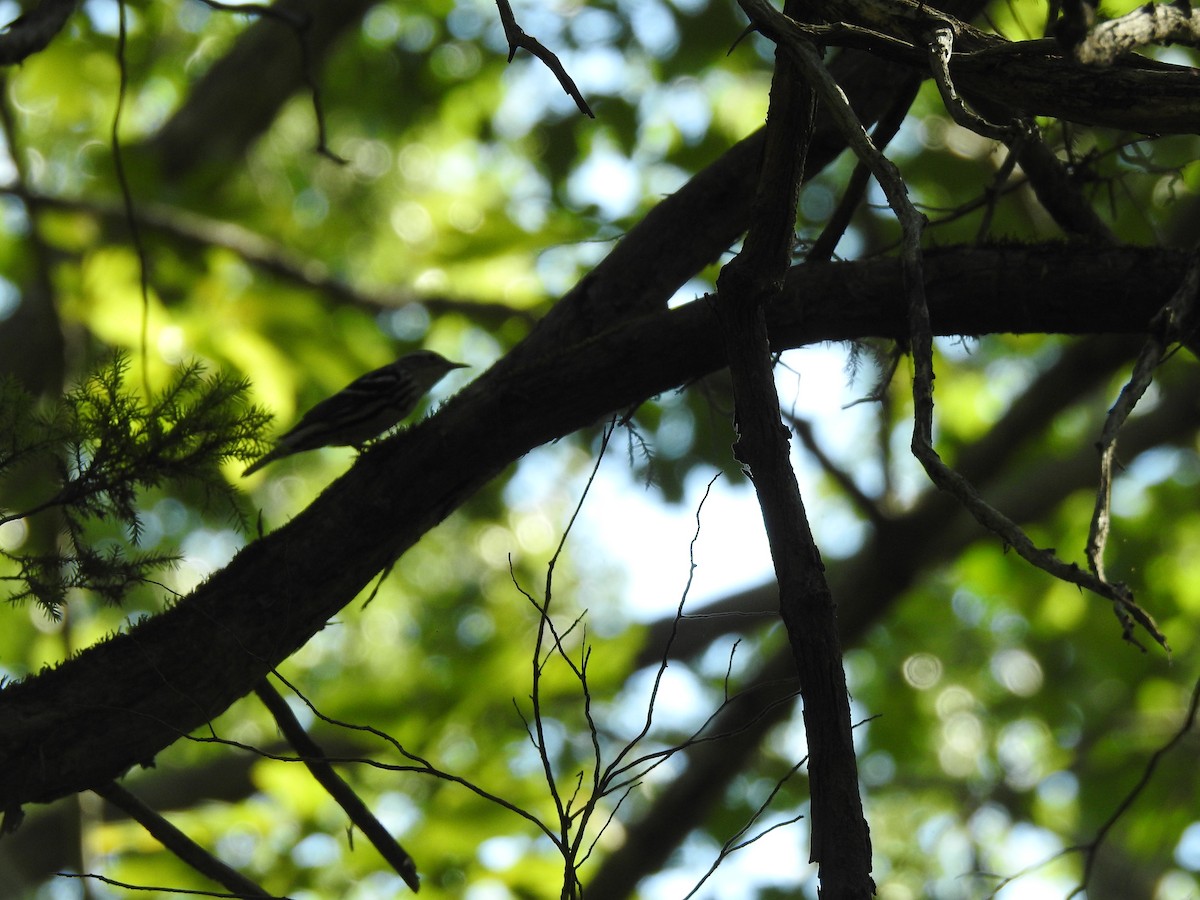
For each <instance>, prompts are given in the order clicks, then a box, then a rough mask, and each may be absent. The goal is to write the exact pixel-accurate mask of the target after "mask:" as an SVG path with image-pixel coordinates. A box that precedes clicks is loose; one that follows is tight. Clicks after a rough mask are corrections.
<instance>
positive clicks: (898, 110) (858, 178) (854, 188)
mask: <svg viewBox="0 0 1200 900" xmlns="http://www.w3.org/2000/svg"><path fill="white" fill-rule="evenodd" d="M920 87H921V79H920V78H919V77H917V76H916V74H912V75H910V76H909V83H908V85H907V86H906V87H905V89H903V90H901V91H898V92H897V94H896V99H895V102H894V103H892V105H891V106H889V107H888V108H887V109H886V110H885V111H884V113H883V115H881V116H880V117H879V121H878V122H877V123H876V125H875V130H874V132H873V133H872V135H871V139H872V140H873V141H874V142H875V146H877V147H886V146H887V145H888V144H889V143H891V140H892V138H894V137H895V136H896V132H898V131H899V130H900V126H901V125H903V124H904V120H905V118H907V116H908V111H909V108H910V107H911V106H912V104H913V100H915V99H916V96H917V90H918V89H919V88H920ZM870 177H871V170H870V169H868V168H867V166H866V165H864V164H863V163H862V162H861V161H859V162H858V163H857V164H856V165H855V166H854V171H853V172H851V173H850V178H849V180H847V182H846V189H845V190H844V191H842V198H841V200H839V201H838V205H837V208H836V209H835V210H834V211H833V215H832V216H830V217H829V222H828V223H826V225H825V228H824V229H823V230H822V231H821V234H820V236H818V237H817V239H816V241H815V242H813V245H812V247H811V249H809V251H808V253H807V255H806V256H805V257H804V261H805V262H809V263H817V262H828V261H829V260H831V259H833V252H834V250H836V249H837V245H838V242H839V241H840V240H841V239H842V235H844V234H845V233H846V229H847V228H849V227H850V220H851V219H852V218H853V216H854V211H855V209H857V208H858V204H859V203H861V202H862V198H863V195H864V194H866V191H867V182H868V181H869V179H870Z"/></svg>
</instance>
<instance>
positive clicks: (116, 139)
mask: <svg viewBox="0 0 1200 900" xmlns="http://www.w3.org/2000/svg"><path fill="white" fill-rule="evenodd" d="M126 39H127V28H126V23H125V0H117V49H116V55H117V73H118V81H117V104H116V108H115V109H114V110H113V117H112V130H111V134H110V136H109V149H110V150H111V151H112V158H113V168H114V170H115V171H116V175H117V186H118V188H120V191H121V202H122V203H124V204H125V224H126V225H127V226H128V228H129V239H130V240H131V241H132V242H133V251H134V254H135V255H136V256H137V260H138V288H139V290H140V292H141V298H142V322H141V333H140V336H139V338H138V352H139V353H140V355H141V360H142V384H143V385H144V387H145V389H146V394H147V395H149V394H150V393H151V390H150V357H149V353H150V350H149V342H150V260H149V257H148V256H147V254H146V245H145V243H144V242H143V241H142V233H141V231H140V230H139V229H138V223H137V218H136V217H135V216H134V214H133V189H132V188H131V187H130V186H129V176H128V175H127V174H126V173H125V157H124V155H123V153H122V151H121V138H120V126H121V113H122V112H123V111H124V109H125V94H126V91H127V90H128V87H129V72H128V70H127V67H126V65H125V43H126Z"/></svg>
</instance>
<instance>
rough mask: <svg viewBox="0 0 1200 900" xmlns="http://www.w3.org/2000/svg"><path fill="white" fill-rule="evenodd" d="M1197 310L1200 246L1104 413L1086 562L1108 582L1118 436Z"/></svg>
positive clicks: (1191, 324)
mask: <svg viewBox="0 0 1200 900" xmlns="http://www.w3.org/2000/svg"><path fill="white" fill-rule="evenodd" d="M1198 306H1200V243H1198V244H1197V245H1196V247H1195V248H1194V249H1193V251H1192V259H1191V262H1190V264H1189V265H1188V269H1187V273H1186V274H1185V275H1184V277H1183V280H1182V281H1181V282H1180V284H1179V289H1178V290H1177V291H1175V293H1174V295H1173V296H1172V297H1171V299H1170V300H1169V301H1167V304H1166V305H1165V306H1164V307H1163V308H1162V310H1161V311H1160V312H1159V313H1158V315H1157V316H1155V317H1154V320H1153V321H1152V322H1151V327H1150V336H1149V337H1148V338H1147V339H1146V343H1145V345H1144V346H1143V347H1142V351H1141V353H1139V354H1138V358H1137V361H1136V362H1135V363H1134V365H1133V373H1132V374H1131V375H1130V376H1129V381H1128V383H1126V385H1125V387H1123V388H1122V389H1121V393H1120V395H1119V396H1118V397H1117V402H1116V403H1115V404H1113V407H1112V409H1110V410H1109V411H1108V417H1107V418H1106V419H1105V421H1104V430H1103V431H1102V432H1101V434H1100V441H1099V443H1098V444H1097V448H1098V449H1099V451H1100V485H1099V487H1098V488H1097V490H1096V506H1095V509H1094V510H1093V512H1092V524H1091V527H1090V529H1089V530H1088V540H1087V561H1088V567H1089V568H1090V569H1091V570H1092V572H1093V574H1095V576H1096V577H1097V578H1099V579H1101V580H1104V581H1106V580H1107V578H1106V576H1105V574H1104V548H1105V546H1106V545H1107V543H1108V531H1109V526H1110V524H1111V520H1112V510H1111V503H1112V484H1113V470H1114V468H1115V465H1116V456H1117V435H1118V434H1119V432H1120V430H1121V426H1122V425H1124V424H1125V420H1126V419H1128V418H1129V416H1130V414H1131V413H1132V412H1133V410H1134V407H1136V406H1137V404H1138V401H1139V400H1141V398H1142V396H1143V395H1144V394H1145V393H1146V390H1147V389H1148V388H1149V387H1150V382H1151V381H1153V379H1154V372H1155V370H1156V369H1157V368H1158V367H1159V366H1160V365H1161V364H1162V362H1163V360H1164V359H1165V358H1166V356H1167V349H1168V347H1169V346H1170V345H1171V344H1174V343H1177V342H1180V341H1184V340H1187V339H1188V338H1189V336H1191V335H1192V334H1194V332H1195V329H1196V326H1197V314H1196V310H1197V307H1198Z"/></svg>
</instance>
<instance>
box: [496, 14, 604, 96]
mask: <svg viewBox="0 0 1200 900" xmlns="http://www.w3.org/2000/svg"><path fill="white" fill-rule="evenodd" d="M496 8H497V9H498V10H499V11H500V22H501V24H502V25H503V26H504V38H505V40H507V41H508V61H509V62H512V61H513V57H514V56H516V54H517V50H518V48H522V47H523V48H525V49H526V50H528V51H529V52H530V53H532V54H533V55H534V56H536V57H537V58H538V59H540V60H541V61H542V62H543V63H544V64H545V66H546V68H547V69H549V70H550V71H551V72H553V73H554V77H555V78H557V79H558V83H559V84H561V85H562V88H563V90H564V91H566V92H567V96H568V97H570V98H571V99H572V100H574V101H575V105H576V106H578V107H579V111H580V112H581V113H583V114H584V115H585V116H587V117H588V118H589V119H594V118H596V114H595V113H593V112H592V108H591V107H590V106H588V103H587V101H586V100H584V99H583V94H581V93H580V92H579V88H577V87H576V86H575V82H574V81H573V80H572V79H571V76H570V75H568V74H567V70H566V69H565V68H564V67H563V64H562V63H561V62H559V59H558V57H557V56H555V55H554V53H553V52H551V51H550V50H548V49H547V48H546V47H545V46H544V45H543V44H542V42H541V41H539V40H538V39H537V38H535V37H534V36H533V35H530V34H526V33H525V32H524V31H523V30H522V29H521V26H520V25H518V24H517V17H516V15H515V14H514V13H513V9H512V4H510V3H509V2H508V0H496Z"/></svg>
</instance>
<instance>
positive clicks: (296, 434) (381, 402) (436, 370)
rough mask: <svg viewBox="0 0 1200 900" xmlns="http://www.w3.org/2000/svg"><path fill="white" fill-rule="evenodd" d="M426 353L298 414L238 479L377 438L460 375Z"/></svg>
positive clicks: (402, 360)
mask: <svg viewBox="0 0 1200 900" xmlns="http://www.w3.org/2000/svg"><path fill="white" fill-rule="evenodd" d="M464 368H466V366H465V365H464V364H463V363H456V362H450V360H448V359H446V358H445V357H443V356H439V355H438V354H437V353H434V352H433V351H432V350H418V351H417V352H416V353H410V354H408V355H407V356H402V357H400V359H398V360H396V361H395V362H393V363H389V364H388V365H386V366H382V367H381V368H378V369H376V370H375V371H373V372H368V373H367V374H366V375H363V376H362V377H361V378H358V379H355V380H354V381H352V382H350V384H348V385H346V387H344V388H342V389H341V390H340V391H338V392H337V393H336V394H334V395H333V396H332V397H329V398H327V399H325V400H322V401H321V402H320V403H318V404H317V405H316V406H314V407H313V408H312V409H310V410H309V411H308V412H306V413H305V414H304V416H303V417H302V418H301V419H300V421H299V422H297V423H296V426H295V427H294V428H293V429H292V430H291V431H289V432H288V433H287V434H285V435H283V437H281V438H279V440H277V441H276V442H275V447H274V449H272V450H271V452H269V453H268V454H266V455H265V456H263V457H261V458H260V459H258V460H256V461H255V462H254V463H252V464H251V465H250V466H249V467H248V468H247V469H246V471H245V472H243V473H242V477H243V478H245V477H246V476H247V475H249V474H251V473H252V472H257V471H258V470H259V469H261V468H262V467H263V466H265V465H266V464H267V463H269V462H274V461H275V460H277V459H282V458H283V457H285V456H291V455H292V454H293V453H303V452H304V451H305V450H316V449H317V448H318V447H348V446H355V447H357V446H360V445H362V444H364V443H365V442H367V441H369V440H370V439H371V438H373V437H378V436H379V435H381V434H383V432H385V431H387V430H388V429H389V428H391V427H392V426H393V425H396V424H397V423H398V422H399V421H400V420H401V419H403V418H404V417H405V416H407V415H408V414H409V413H411V412H412V411H413V410H414V409H416V408H417V402H418V401H419V400H420V399H421V398H422V397H424V396H425V394H426V393H427V392H428V391H429V389H430V388H432V387H433V386H434V385H435V384H437V383H438V382H439V381H441V380H442V378H443V377H444V376H445V375H446V373H447V372H449V371H450V370H451V369H464Z"/></svg>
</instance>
